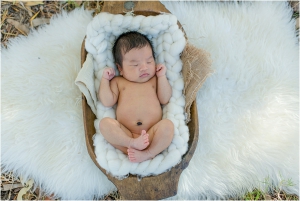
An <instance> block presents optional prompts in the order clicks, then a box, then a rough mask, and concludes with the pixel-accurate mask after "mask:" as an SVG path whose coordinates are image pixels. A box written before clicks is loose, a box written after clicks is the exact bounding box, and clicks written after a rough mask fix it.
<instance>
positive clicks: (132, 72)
mask: <svg viewBox="0 0 300 201" xmlns="http://www.w3.org/2000/svg"><path fill="white" fill-rule="evenodd" d="M113 56H114V59H115V63H116V65H117V67H118V70H119V71H120V74H121V75H122V76H123V77H124V78H126V79H128V80H130V81H134V82H145V81H148V80H149V79H150V78H152V77H153V76H154V75H155V57H154V51H153V46H152V43H151V41H150V40H149V39H148V38H147V37H146V36H145V35H143V34H141V33H139V32H136V31H130V32H126V33H123V34H121V35H120V36H119V37H118V38H117V40H116V42H115V44H114V46H113ZM148 78H149V79H148Z"/></svg>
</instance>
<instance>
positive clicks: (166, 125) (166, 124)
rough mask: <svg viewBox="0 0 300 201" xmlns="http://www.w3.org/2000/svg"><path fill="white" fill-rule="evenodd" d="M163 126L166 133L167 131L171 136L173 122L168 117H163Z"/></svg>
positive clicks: (172, 133)
mask: <svg viewBox="0 0 300 201" xmlns="http://www.w3.org/2000/svg"><path fill="white" fill-rule="evenodd" d="M162 121H163V122H162V123H163V125H164V126H163V127H164V130H165V131H167V132H166V133H168V134H169V135H171V136H173V135H174V124H173V122H172V121H171V120H169V119H163V120H162Z"/></svg>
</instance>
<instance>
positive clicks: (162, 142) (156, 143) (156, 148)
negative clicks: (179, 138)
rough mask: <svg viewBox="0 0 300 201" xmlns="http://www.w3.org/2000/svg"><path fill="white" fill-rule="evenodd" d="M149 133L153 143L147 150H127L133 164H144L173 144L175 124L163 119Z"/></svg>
mask: <svg viewBox="0 0 300 201" xmlns="http://www.w3.org/2000/svg"><path fill="white" fill-rule="evenodd" d="M148 133H149V135H150V141H152V142H151V144H150V146H149V147H148V148H147V149H145V150H143V151H140V150H137V149H134V148H129V149H128V150H127V151H128V157H129V160H130V161H131V162H142V161H145V160H148V159H151V158H154V157H155V156H156V155H157V154H159V153H160V152H162V151H163V150H165V149H166V148H167V147H168V146H169V145H170V144H171V142H172V139H173V136H174V124H173V122H172V121H170V120H168V119H163V120H161V121H159V122H158V123H157V124H155V125H154V126H153V127H151V128H150V129H149V131H148ZM151 139H152V140H151Z"/></svg>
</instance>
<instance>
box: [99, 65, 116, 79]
mask: <svg viewBox="0 0 300 201" xmlns="http://www.w3.org/2000/svg"><path fill="white" fill-rule="evenodd" d="M115 75H116V73H115V69H113V68H111V67H108V68H105V69H104V70H103V74H102V78H105V79H107V80H111V79H113V77H115Z"/></svg>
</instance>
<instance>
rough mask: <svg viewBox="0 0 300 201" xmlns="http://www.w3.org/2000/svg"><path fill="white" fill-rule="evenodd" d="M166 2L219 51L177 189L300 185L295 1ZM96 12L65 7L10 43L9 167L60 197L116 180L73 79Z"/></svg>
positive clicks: (6, 65) (5, 57)
mask: <svg viewBox="0 0 300 201" xmlns="http://www.w3.org/2000/svg"><path fill="white" fill-rule="evenodd" d="M164 4H165V5H166V7H167V8H168V9H169V10H170V11H171V12H172V13H173V14H174V15H176V16H177V18H178V19H179V21H180V23H181V24H182V25H183V27H184V30H185V31H186V33H187V36H188V39H189V41H190V42H191V43H192V44H194V45H196V46H197V47H200V48H203V49H205V50H207V51H209V52H210V53H211V56H212V59H213V68H214V70H215V73H214V74H213V75H212V76H211V77H209V78H208V80H207V81H206V82H205V84H204V86H203V87H202V88H201V89H200V91H199V93H198V97H197V101H198V112H199V122H200V134H199V143H198V147H197V150H196V152H195V154H194V157H193V158H192V160H191V162H190V165H189V166H188V168H187V169H186V170H184V171H183V173H182V175H181V178H180V181H179V189H178V195H177V196H176V197H173V198H172V199H217V198H229V197H236V196H240V195H242V194H243V193H245V192H246V191H247V190H251V189H252V188H254V187H256V188H259V189H261V190H264V189H266V188H268V187H271V186H272V185H273V186H275V187H277V188H283V189H284V190H286V191H287V192H288V193H296V194H297V195H299V165H298V164H299V153H298V151H299V148H298V147H299V123H298V121H299V69H298V66H299V58H298V53H299V49H298V39H297V37H296V34H295V30H294V27H295V22H294V21H293V20H292V21H291V20H290V19H291V15H292V13H291V12H292V11H291V9H290V8H289V7H288V6H287V4H286V3H283V2H265V3H261V2H252V3H251V2H244V3H240V4H237V3H215V2H211V3H203V2H190V3H187V2H164ZM187 13H191V14H190V15H187ZM90 20H91V15H90V13H89V12H87V11H83V10H81V9H79V10H77V11H75V12H72V13H70V14H69V15H66V14H63V15H61V16H59V17H57V18H56V19H54V20H52V22H51V25H48V26H45V27H43V28H40V29H39V30H38V31H33V32H31V34H30V35H29V36H28V37H20V38H17V39H14V40H12V42H11V44H10V45H9V48H8V49H4V48H2V56H1V59H2V69H1V70H2V77H1V82H2V83H1V84H2V95H1V101H2V115H1V116H2V117H1V123H2V128H1V133H2V136H1V138H2V139H1V143H2V146H1V163H2V171H10V170H13V171H14V172H15V173H16V174H17V175H22V176H23V178H24V179H25V180H26V179H28V178H33V179H34V180H35V184H36V185H38V186H41V188H42V189H43V190H44V191H46V192H48V193H49V194H51V193H55V194H56V196H57V197H61V198H62V199H92V198H93V197H94V196H96V197H100V196H104V195H106V194H108V193H109V192H111V191H113V190H116V188H115V187H114V185H113V184H112V183H111V182H109V181H108V180H107V179H106V177H105V176H104V175H103V174H102V173H101V172H100V170H98V169H97V167H96V166H95V165H94V164H93V162H92V160H91V159H90V158H89V155H88V153H87V150H86V147H85V140H84V132H83V123H82V112H81V94H80V92H79V90H78V89H77V87H76V86H75V84H74V80H75V78H76V76H77V73H78V71H79V69H80V46H81V42H82V39H83V37H84V34H85V29H86V26H87V24H88V22H90ZM287 181H292V183H293V184H294V185H292V186H287V185H286V183H287ZM266 183H267V184H266Z"/></svg>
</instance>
